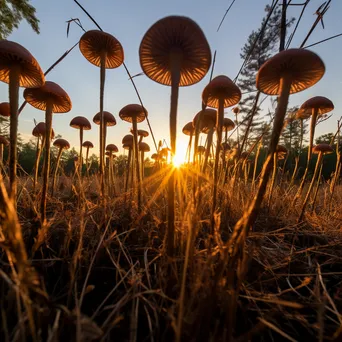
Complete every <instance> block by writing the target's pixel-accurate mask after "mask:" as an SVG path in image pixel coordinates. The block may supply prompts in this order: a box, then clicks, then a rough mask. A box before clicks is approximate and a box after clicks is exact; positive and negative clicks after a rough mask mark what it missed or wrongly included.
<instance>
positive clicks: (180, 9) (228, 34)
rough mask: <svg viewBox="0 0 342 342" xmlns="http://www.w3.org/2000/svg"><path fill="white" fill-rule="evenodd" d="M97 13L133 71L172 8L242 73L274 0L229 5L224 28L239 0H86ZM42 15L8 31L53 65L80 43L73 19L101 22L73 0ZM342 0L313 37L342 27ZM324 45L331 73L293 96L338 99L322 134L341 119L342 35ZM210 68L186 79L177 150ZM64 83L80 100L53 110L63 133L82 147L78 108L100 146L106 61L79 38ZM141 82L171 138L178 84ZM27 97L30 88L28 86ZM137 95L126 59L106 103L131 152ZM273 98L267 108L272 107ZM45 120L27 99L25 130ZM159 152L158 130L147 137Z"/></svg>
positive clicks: (224, 69)
mask: <svg viewBox="0 0 342 342" xmlns="http://www.w3.org/2000/svg"><path fill="white" fill-rule="evenodd" d="M79 2H80V3H81V4H82V5H83V6H84V7H85V8H86V9H87V10H88V11H89V12H90V13H91V15H92V16H93V17H94V18H95V19H96V21H97V22H98V23H99V25H100V26H101V27H102V29H103V30H104V31H106V32H108V33H110V34H112V35H113V36H114V37H116V38H117V39H118V40H119V41H120V42H121V44H122V46H123V49H124V54H125V63H126V65H127V67H128V69H129V71H130V72H131V74H132V75H135V74H138V73H140V72H141V71H142V70H141V66H140V63H139V54H138V51H139V45H140V42H141V39H142V37H143V35H144V34H145V32H146V31H147V30H148V28H149V27H150V26H151V25H153V24H154V23H155V22H156V21H157V20H159V19H161V18H163V17H165V16H168V15H184V16H188V17H190V18H191V19H193V20H194V21H196V22H197V23H198V24H199V26H200V27H201V28H202V30H203V32H204V33H205V35H206V37H207V40H208V42H209V44H210V47H211V51H212V54H214V51H215V50H216V51H217V56H216V63H215V70H214V76H217V75H227V76H228V77H230V78H231V79H234V78H235V76H236V74H237V73H238V70H239V69H240V67H241V64H242V60H241V58H240V51H241V48H242V47H243V45H244V44H245V42H246V40H247V38H248V36H249V34H250V33H251V31H252V30H256V29H258V27H259V26H260V22H261V20H262V18H263V17H264V16H265V12H264V8H265V5H267V4H270V3H271V2H272V1H271V0H236V1H235V3H234V5H233V6H232V8H231V10H230V12H229V13H228V15H227V17H226V19H225V21H224V23H223V25H222V27H221V29H220V30H219V32H217V27H218V25H219V23H220V21H221V19H222V17H223V15H224V13H225V11H226V10H227V8H228V7H229V5H230V3H231V0H211V1H207V0H205V1H204V0H172V1H165V0H144V1H142V0H125V1H113V0H96V1H94V0H79ZM302 2H304V1H302V0H293V1H292V3H302ZM323 2H324V1H323V0H311V1H310V4H309V6H308V7H307V10H306V11H305V14H304V17H303V19H302V21H301V24H300V26H299V28H298V30H297V33H296V36H295V37H294V39H293V41H292V44H291V47H298V46H299V45H300V44H301V42H302V41H303V39H304V37H305V36H306V34H307V32H308V31H309V29H310V27H311V25H312V24H313V22H314V21H315V19H316V15H314V13H315V11H316V9H317V8H318V7H319V6H320V5H321V4H322V3H323ZM31 3H32V5H33V6H34V7H35V8H36V11H37V13H36V14H37V17H38V18H39V19H40V34H39V35H37V34H36V33H34V32H33V30H32V29H31V28H30V26H29V25H28V24H27V23H26V22H25V21H23V22H22V23H21V24H20V26H19V28H18V29H17V30H15V31H14V32H13V33H12V34H11V35H10V36H9V37H8V38H7V39H8V40H11V41H14V42H17V43H19V44H21V45H23V46H24V47H25V48H27V49H28V50H29V51H30V52H31V53H32V55H33V56H34V57H35V58H36V59H37V61H38V62H39V64H40V66H41V67H42V69H43V70H44V71H45V70H46V69H47V68H48V67H49V66H50V65H51V64H53V63H54V62H55V61H56V60H57V59H58V58H59V57H60V56H61V55H62V54H63V53H64V52H65V51H66V50H68V49H69V48H70V47H72V46H73V45H74V44H75V43H77V42H78V41H79V39H80V37H81V36H82V34H83V31H82V30H81V29H80V28H79V27H77V26H76V25H75V26H72V27H71V28H70V32H69V36H68V37H67V34H66V27H67V25H66V21H67V20H69V19H71V18H79V19H80V20H81V22H82V25H83V27H84V28H85V29H86V30H88V29H89V30H90V29H95V26H94V24H93V23H92V22H91V21H90V20H89V19H88V17H87V16H86V15H85V14H84V13H83V12H82V11H81V9H80V8H79V7H78V6H77V5H76V3H75V2H74V1H73V0H58V1H51V0H50V1H49V0H34V1H31ZM300 11H301V7H299V6H290V7H289V11H288V16H289V17H290V16H294V17H296V18H298V16H299V14H300ZM341 13H342V1H341V0H332V2H331V8H330V9H329V11H328V12H327V14H326V15H325V19H324V23H325V29H324V30H323V28H322V26H321V25H318V26H317V28H316V30H315V31H314V33H313V34H312V36H311V38H310V39H309V41H308V42H307V44H311V43H315V42H317V41H320V40H322V39H325V38H327V37H330V36H332V35H335V34H339V33H342V23H341V16H340V14H341ZM310 50H312V51H314V52H316V53H317V54H318V55H319V56H320V57H321V58H322V59H323V61H324V63H325V65H326V73H325V75H324V77H323V78H322V80H321V81H320V82H319V83H317V84H316V85H315V86H313V87H311V88H309V89H307V90H305V91H303V92H300V93H298V94H294V95H292V96H291V97H290V101H289V107H291V106H295V105H301V104H302V103H303V102H304V101H306V100H307V99H309V98H311V97H313V96H326V97H328V98H329V99H331V100H332V101H333V102H334V105H335V110H334V112H333V116H332V117H331V118H330V120H328V121H326V122H324V123H322V124H321V125H319V126H318V127H317V135H316V136H319V135H321V134H324V133H328V132H335V131H336V127H337V119H338V118H339V117H340V115H341V114H340V109H341V108H342V67H341V58H342V37H339V38H336V39H334V40H331V41H328V42H326V43H322V44H320V45H318V46H315V47H312V48H310ZM209 77H210V75H209V73H208V74H207V76H206V77H205V78H204V79H203V80H202V81H201V82H199V83H198V84H196V85H193V86H190V87H183V88H181V89H180V93H179V104H178V119H177V121H178V122H177V127H178V134H177V149H178V151H177V154H178V155H180V156H182V155H185V150H186V146H187V142H188V137H186V136H185V135H183V134H182V133H181V130H182V127H183V126H184V125H185V124H186V123H187V122H189V121H191V120H192V118H193V117H194V115H195V114H196V113H197V112H198V111H199V110H200V109H201V94H202V90H203V88H204V87H205V85H206V84H207V83H208V80H209ZM46 79H47V80H49V81H53V82H56V83H58V84H59V85H60V86H61V87H62V88H63V89H64V90H65V91H66V92H67V93H68V94H69V96H70V98H71V100H72V104H73V108H72V110H71V111H70V112H69V113H66V114H55V115H54V116H53V127H54V130H55V132H56V134H61V135H62V137H63V138H65V139H67V140H68V141H69V142H70V144H71V145H72V146H74V147H75V148H76V149H77V148H78V146H79V135H78V133H79V131H78V130H76V129H74V128H71V127H69V124H70V121H71V119H72V118H73V117H75V116H79V115H80V116H85V117H87V118H88V119H89V121H90V122H91V123H92V130H91V131H86V132H85V134H84V139H85V140H90V141H92V142H93V143H94V145H95V149H94V150H93V152H95V153H98V146H99V143H98V126H96V125H95V124H93V122H92V118H93V117H94V115H95V114H96V113H97V112H98V111H99V84H100V69H99V68H98V67H96V66H94V65H92V64H90V63H89V62H88V61H87V60H86V59H85V58H84V57H83V55H82V54H81V52H80V50H79V48H78V46H77V47H76V48H75V49H74V50H73V51H72V52H71V53H70V54H69V55H68V56H67V57H66V58H65V59H64V60H63V61H62V62H61V63H60V64H59V65H58V66H57V67H56V68H55V69H54V70H53V71H51V73H50V74H49V75H48V76H47V78H46ZM134 80H135V83H136V86H137V88H138V90H139V93H140V95H141V98H142V101H143V103H144V106H145V107H146V109H147V110H148V112H149V120H150V123H151V126H152V129H153V132H154V135H155V138H156V140H157V143H158V141H159V140H163V139H166V142H167V143H168V144H169V103H170V87H167V86H163V85H160V84H157V83H155V82H154V81H152V80H150V79H149V78H147V77H146V76H140V77H136V78H135V79H134ZM20 96H21V97H20V98H21V99H23V97H22V90H21V93H20ZM3 101H8V85H7V84H5V83H1V84H0V102H3ZM130 103H139V102H138V98H137V95H136V93H135V91H134V88H133V86H132V84H131V82H130V81H129V80H128V76H127V74H126V71H125V69H124V68H123V66H121V67H119V68H117V69H111V70H107V73H106V85H105V100H104V109H105V110H107V111H109V112H111V113H112V114H113V115H114V116H115V118H116V120H117V125H116V126H114V127H109V128H108V133H107V143H108V144H109V143H112V144H116V145H117V146H118V147H119V152H120V153H123V152H124V150H123V149H122V144H121V140H122V137H123V136H124V135H125V134H128V133H129V130H130V124H129V123H127V122H124V121H121V119H120V118H119V115H118V113H119V111H120V109H121V108H122V107H124V106H125V105H127V104H130ZM268 106H269V103H268V102H265V105H264V106H263V108H264V109H265V111H264V114H265V115H266V112H267V107H268ZM225 112H226V116H227V117H229V118H231V119H233V115H232V114H233V113H232V111H231V109H230V108H227V109H226V111H225ZM34 119H35V120H36V121H37V122H40V121H44V112H43V111H39V110H37V109H35V108H33V107H31V106H30V105H27V106H26V108H25V109H24V111H23V112H22V114H21V115H20V118H19V132H20V133H21V134H22V136H23V137H24V139H26V140H28V139H30V138H31V137H32V136H31V132H32V129H33V127H34ZM139 128H141V129H145V130H148V127H147V124H146V121H145V122H143V123H141V124H139ZM146 142H147V143H149V145H150V147H151V153H153V152H155V149H154V145H153V141H152V139H151V137H148V138H147V139H146Z"/></svg>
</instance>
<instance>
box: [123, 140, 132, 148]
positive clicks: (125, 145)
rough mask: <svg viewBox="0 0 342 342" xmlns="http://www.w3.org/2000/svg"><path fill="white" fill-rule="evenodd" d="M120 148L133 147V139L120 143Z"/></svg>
mask: <svg viewBox="0 0 342 342" xmlns="http://www.w3.org/2000/svg"><path fill="white" fill-rule="evenodd" d="M122 148H123V149H125V150H130V149H132V148H133V141H132V142H126V143H124V144H123V145H122Z"/></svg>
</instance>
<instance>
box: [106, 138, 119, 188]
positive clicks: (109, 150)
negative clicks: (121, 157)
mask: <svg viewBox="0 0 342 342" xmlns="http://www.w3.org/2000/svg"><path fill="white" fill-rule="evenodd" d="M116 152H119V149H118V148H117V146H116V145H114V144H108V145H107V146H106V153H108V157H109V168H108V171H109V172H108V178H109V186H110V189H111V190H112V189H113V191H114V194H115V184H114V170H113V157H114V155H113V153H116Z"/></svg>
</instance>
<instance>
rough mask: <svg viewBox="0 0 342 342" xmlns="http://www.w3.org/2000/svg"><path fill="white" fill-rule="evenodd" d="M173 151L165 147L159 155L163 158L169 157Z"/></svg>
mask: <svg viewBox="0 0 342 342" xmlns="http://www.w3.org/2000/svg"><path fill="white" fill-rule="evenodd" d="M170 151H171V150H170V149H169V148H168V147H164V148H162V149H161V150H160V151H159V154H160V155H161V156H163V157H167V156H168V155H169V152H170Z"/></svg>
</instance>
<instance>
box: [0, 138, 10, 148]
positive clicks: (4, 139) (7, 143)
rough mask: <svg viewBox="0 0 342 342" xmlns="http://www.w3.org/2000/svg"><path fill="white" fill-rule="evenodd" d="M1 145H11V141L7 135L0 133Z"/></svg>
mask: <svg viewBox="0 0 342 342" xmlns="http://www.w3.org/2000/svg"><path fill="white" fill-rule="evenodd" d="M0 145H4V146H8V145H9V141H8V140H7V139H6V138H5V137H3V136H2V135H0Z"/></svg>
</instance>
